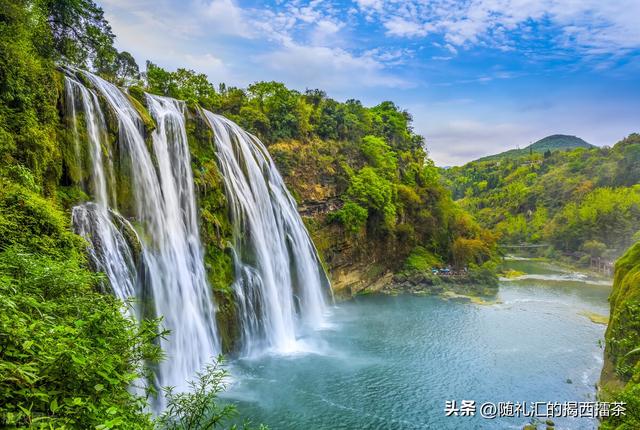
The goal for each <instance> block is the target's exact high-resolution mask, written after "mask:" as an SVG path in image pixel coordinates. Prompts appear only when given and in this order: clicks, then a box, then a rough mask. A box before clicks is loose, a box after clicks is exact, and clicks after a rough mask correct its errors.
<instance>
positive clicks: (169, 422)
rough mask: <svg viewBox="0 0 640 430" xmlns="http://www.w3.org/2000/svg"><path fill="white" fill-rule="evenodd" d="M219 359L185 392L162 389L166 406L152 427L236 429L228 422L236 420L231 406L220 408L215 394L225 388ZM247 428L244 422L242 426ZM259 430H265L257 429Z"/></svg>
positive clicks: (190, 429)
mask: <svg viewBox="0 0 640 430" xmlns="http://www.w3.org/2000/svg"><path fill="white" fill-rule="evenodd" d="M221 363H222V357H219V358H218V360H217V361H215V362H214V363H213V364H209V365H207V366H206V367H205V369H204V370H203V371H202V372H199V373H198V374H197V377H196V380H195V381H191V382H190V383H189V386H190V390H189V391H188V392H182V393H176V392H174V390H173V389H172V388H171V387H169V388H166V389H165V394H166V400H167V407H166V409H165V411H164V412H163V413H162V415H160V417H159V418H158V420H157V422H156V425H157V426H158V427H159V428H161V429H166V430H205V429H215V428H231V429H236V428H237V425H231V426H229V427H228V425H229V423H230V422H231V421H232V420H233V419H234V418H235V417H237V414H238V412H237V410H236V408H235V406H234V405H231V404H226V405H224V406H222V405H221V404H220V403H221V402H220V401H219V398H218V396H219V394H220V393H221V392H223V391H224V390H225V388H226V383H225V379H227V377H228V373H227V371H226V370H225V369H224V368H223V367H222V366H221ZM242 428H243V429H248V423H245V424H244V425H243V426H242ZM260 429H266V427H264V426H260Z"/></svg>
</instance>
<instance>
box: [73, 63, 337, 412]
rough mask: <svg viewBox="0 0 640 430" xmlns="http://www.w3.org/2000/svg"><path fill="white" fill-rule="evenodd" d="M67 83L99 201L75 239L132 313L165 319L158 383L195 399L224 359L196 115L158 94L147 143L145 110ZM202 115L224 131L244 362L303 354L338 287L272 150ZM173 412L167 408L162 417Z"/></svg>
mask: <svg viewBox="0 0 640 430" xmlns="http://www.w3.org/2000/svg"><path fill="white" fill-rule="evenodd" d="M67 75H68V76H67V77H66V81H65V82H66V91H65V95H66V107H67V116H68V117H70V120H71V121H73V124H72V125H73V127H72V129H71V131H72V132H73V133H72V134H73V136H74V150H75V152H76V158H77V161H78V162H79V163H80V168H81V169H83V170H86V171H89V172H90V178H89V180H88V181H84V180H83V181H82V185H83V186H84V187H85V188H86V189H87V192H88V193H89V194H90V195H91V196H92V201H90V202H86V203H83V204H80V205H78V206H76V207H75V208H74V209H73V213H72V220H73V225H74V229H75V231H76V232H77V233H78V234H80V235H82V236H83V237H85V238H86V239H87V240H88V241H89V244H90V248H89V252H90V256H91V260H92V264H93V265H94V266H95V268H96V270H98V271H101V272H104V273H105V274H106V277H107V278H108V280H109V282H108V287H109V288H111V290H112V292H113V294H114V295H115V296H116V297H118V298H119V299H121V300H123V301H127V300H129V299H134V300H133V302H132V306H131V309H130V310H129V315H130V316H131V317H133V318H136V319H138V320H140V319H142V318H148V317H162V318H163V323H162V324H163V326H164V327H165V328H167V329H169V330H170V334H169V336H167V337H166V339H161V340H160V346H161V347H162V349H163V351H164V353H165V354H166V359H165V360H163V361H162V362H161V363H160V364H159V365H158V367H157V369H156V372H155V374H156V380H155V381H153V383H154V384H156V386H157V387H166V386H173V387H175V388H176V389H177V390H184V389H186V388H187V382H188V381H189V379H190V378H192V377H193V376H194V374H195V372H196V371H198V370H199V369H201V367H202V366H203V365H204V364H205V363H206V362H207V361H208V360H209V359H211V358H212V357H213V356H215V355H217V354H219V353H220V342H219V339H218V336H217V330H216V323H215V311H214V302H213V297H212V293H211V291H210V286H209V285H208V282H207V276H206V272H205V269H204V255H203V254H204V253H203V249H202V245H201V241H200V235H199V231H198V214H197V206H196V197H195V190H194V183H193V172H192V171H191V158H190V152H189V146H188V142H187V134H186V128H185V109H186V108H185V105H184V103H183V102H180V101H177V100H174V99H171V98H168V97H160V96H155V95H150V94H146V95H145V97H146V100H145V101H146V105H147V107H148V111H149V113H150V115H151V117H152V118H153V120H154V122H155V124H156V127H155V129H154V130H153V131H152V132H151V135H150V136H147V135H146V131H145V126H144V122H143V119H142V118H141V116H140V113H139V112H138V110H136V107H135V106H134V104H133V101H132V100H131V99H130V98H129V97H128V96H127V95H126V94H125V93H123V92H122V91H121V90H120V89H118V88H117V87H116V86H115V85H113V84H111V83H109V82H107V81H105V80H103V79H101V78H99V77H98V76H95V75H93V74H91V73H87V72H80V71H77V70H73V71H68V72H67ZM80 78H82V79H80ZM81 82H88V85H84V84H82V83H81ZM202 113H203V115H204V117H205V119H206V121H207V123H208V124H209V126H210V127H211V129H212V130H213V132H214V136H215V149H216V155H217V161H218V166H219V168H220V171H221V173H222V177H223V181H224V185H225V192H226V196H227V200H228V202H229V210H230V216H231V218H232V222H233V250H234V253H235V258H234V263H235V271H236V279H235V281H234V284H233V289H234V291H235V298H236V305H237V311H238V312H237V314H238V319H239V325H240V335H241V342H240V343H241V345H242V353H243V354H245V355H250V354H253V353H255V352H260V351H264V350H273V351H278V352H289V351H292V350H296V349H297V348H298V345H299V338H300V336H302V335H304V332H305V328H307V327H311V328H315V327H318V326H319V325H320V324H321V323H322V321H323V317H324V311H325V306H326V305H325V295H326V293H327V291H330V288H329V283H328V279H327V277H326V274H325V272H324V270H323V268H322V265H321V264H320V260H319V258H318V255H317V252H316V250H315V248H314V246H313V243H312V242H311V239H310V237H309V235H308V233H307V231H306V229H305V227H304V224H303V223H302V220H301V218H300V216H299V214H298V212H297V209H296V203H295V201H294V200H293V198H292V196H291V194H290V193H289V192H288V190H287V188H286V187H285V185H284V182H283V180H282V178H281V176H280V174H279V173H278V171H277V169H276V167H275V165H274V163H273V161H272V160H271V158H270V156H269V154H268V152H267V150H266V148H265V147H264V145H263V144H262V143H261V142H260V141H259V140H258V139H257V138H255V137H254V136H252V135H250V134H248V133H246V132H245V131H244V130H242V129H241V128H240V127H238V126H237V125H236V124H234V123H233V122H231V121H229V120H227V119H225V118H224V117H221V116H219V115H214V114H212V113H211V112H208V111H204V110H202ZM81 119H84V127H83V128H81V127H80V126H79V125H80V121H81ZM116 127H117V139H116V140H115V142H112V141H111V140H112V138H111V135H110V134H109V132H110V131H111V132H113V131H115V129H116ZM149 137H150V139H149ZM145 138H146V139H145ZM85 164H86V165H85ZM162 406H163V399H158V404H157V405H156V408H158V409H160V408H162Z"/></svg>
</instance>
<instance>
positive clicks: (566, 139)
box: [478, 134, 594, 161]
mask: <svg viewBox="0 0 640 430" xmlns="http://www.w3.org/2000/svg"><path fill="white" fill-rule="evenodd" d="M593 147H594V146H593V145H592V144H590V143H588V142H585V141H584V140H582V139H580V138H579V137H576V136H568V135H566V134H553V135H551V136H547V137H545V138H542V139H540V140H538V141H537V142H534V143H532V144H531V145H529V146H527V147H526V148H523V149H510V150H509V151H505V152H501V153H499V154H494V155H489V156H486V157H482V158H480V159H478V161H488V160H496V159H499V158H517V157H521V156H523V155H528V154H530V153H532V152H536V153H544V152H547V151H551V152H554V151H560V150H565V149H574V148H593Z"/></svg>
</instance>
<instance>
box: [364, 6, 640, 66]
mask: <svg viewBox="0 0 640 430" xmlns="http://www.w3.org/2000/svg"><path fill="white" fill-rule="evenodd" d="M357 3H358V5H359V7H360V10H361V11H362V12H363V13H365V14H367V15H369V16H375V17H376V18H377V19H378V20H379V21H380V23H381V24H382V26H383V28H384V29H385V31H386V33H387V34H388V35H390V36H396V37H423V36H426V35H428V34H430V33H438V34H440V35H441V36H442V37H443V39H444V40H445V41H446V42H448V43H449V44H451V45H453V46H458V47H459V46H465V45H472V44H476V43H480V42H482V43H489V44H493V45H495V46H496V47H500V48H502V49H505V48H507V49H508V48H509V45H508V44H505V39H506V38H507V37H508V35H509V34H510V33H513V32H527V31H531V29H530V26H531V23H532V22H537V21H543V20H544V21H548V22H549V23H550V25H553V26H555V27H556V30H557V31H558V33H559V36H558V40H557V41H556V42H557V43H558V44H559V45H563V46H565V47H566V48H571V49H578V50H580V51H582V52H584V53H587V54H590V55H602V54H619V53H620V50H624V51H627V50H631V49H637V48H640V26H638V25H637V17H638V16H640V2H638V1H637V0H619V1H601V0H568V1H567V0H537V1H532V0H472V1H468V2H455V1H450V0H429V1H424V0H409V1H404V0H403V1H399V0H386V1H384V2H382V1H381V0H380V1H373V0H360V1H358V2H357Z"/></svg>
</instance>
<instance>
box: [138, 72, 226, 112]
mask: <svg viewBox="0 0 640 430" xmlns="http://www.w3.org/2000/svg"><path fill="white" fill-rule="evenodd" d="M145 78H146V82H147V90H148V91H149V92H152V93H156V94H161V95H164V96H170V97H174V98H177V99H179V100H184V101H185V102H187V103H189V104H191V105H194V104H200V105H201V106H203V107H204V108H207V109H215V106H217V105H218V103H219V101H218V95H217V94H216V91H215V89H214V88H213V85H212V84H211V83H210V82H209V81H208V80H207V76H206V75H205V74H203V73H196V72H194V71H193V70H188V69H178V70H176V71H175V72H167V71H166V70H164V69H162V68H161V67H158V66H156V65H155V64H153V63H152V62H150V61H147V71H146V72H145Z"/></svg>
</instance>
